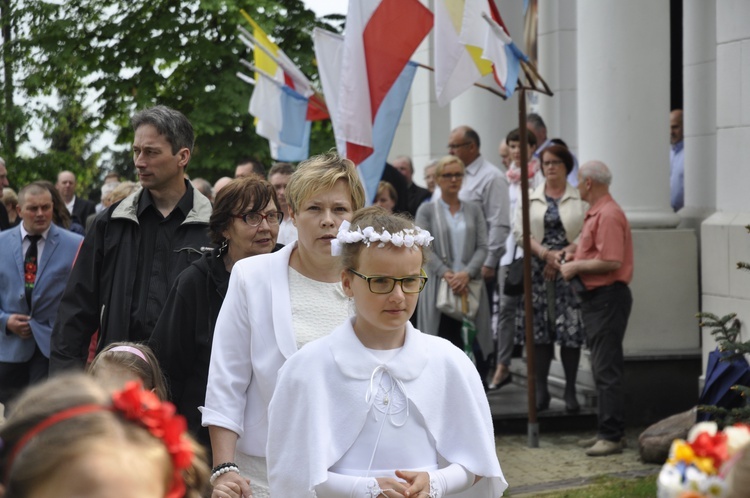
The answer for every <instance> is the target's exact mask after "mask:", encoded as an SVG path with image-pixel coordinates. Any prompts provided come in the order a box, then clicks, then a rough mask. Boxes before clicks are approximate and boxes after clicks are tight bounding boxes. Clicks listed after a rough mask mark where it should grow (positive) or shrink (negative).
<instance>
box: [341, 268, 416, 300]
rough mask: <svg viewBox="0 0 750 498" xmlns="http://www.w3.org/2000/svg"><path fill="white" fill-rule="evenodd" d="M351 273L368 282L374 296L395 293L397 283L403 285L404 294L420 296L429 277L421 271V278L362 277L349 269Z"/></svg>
mask: <svg viewBox="0 0 750 498" xmlns="http://www.w3.org/2000/svg"><path fill="white" fill-rule="evenodd" d="M349 271H350V272H352V273H353V274H355V275H356V276H358V277H359V278H361V279H364V280H365V281H366V282H367V285H368V287H369V288H370V292H372V293H373V294H390V293H391V292H393V288H394V287H396V282H399V283H400V284H401V290H402V291H404V294H419V293H420V292H422V289H424V284H425V283H427V275H426V274H425V272H424V270H421V271H420V274H421V275H420V276H419V277H416V276H408V277H381V276H368V275H362V274H361V273H359V272H357V271H354V270H352V269H351V268H349Z"/></svg>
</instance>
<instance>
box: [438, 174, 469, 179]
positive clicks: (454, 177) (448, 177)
mask: <svg viewBox="0 0 750 498" xmlns="http://www.w3.org/2000/svg"><path fill="white" fill-rule="evenodd" d="M463 177H464V174H463V173H443V174H442V175H440V178H444V179H445V180H460V179H461V178H463Z"/></svg>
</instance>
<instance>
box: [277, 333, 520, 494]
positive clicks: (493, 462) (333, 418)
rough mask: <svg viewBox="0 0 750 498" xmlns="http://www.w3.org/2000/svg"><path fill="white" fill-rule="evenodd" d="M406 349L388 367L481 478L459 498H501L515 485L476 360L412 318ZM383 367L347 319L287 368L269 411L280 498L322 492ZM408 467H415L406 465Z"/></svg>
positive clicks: (444, 446)
mask: <svg viewBox="0 0 750 498" xmlns="http://www.w3.org/2000/svg"><path fill="white" fill-rule="evenodd" d="M406 327H407V330H406V340H405V342H404V346H403V348H402V350H401V351H400V352H399V353H398V354H397V355H396V356H395V357H393V358H392V359H391V360H389V361H388V362H387V363H386V364H385V366H386V367H387V368H388V371H389V372H390V374H391V375H392V376H394V377H395V378H397V379H399V380H400V381H401V382H403V385H404V386H405V388H406V389H405V390H406V392H407V393H408V397H409V400H410V401H411V403H412V406H413V407H415V408H416V409H417V410H419V412H420V414H421V415H422V416H423V417H424V420H425V424H426V426H427V430H428V431H429V433H430V434H431V436H432V437H433V438H434V440H435V442H436V446H437V451H438V453H439V455H440V456H441V457H442V458H444V459H445V460H446V461H447V462H450V463H458V464H461V465H462V466H463V467H464V468H466V469H467V470H468V471H470V472H472V473H473V474H475V475H477V476H482V477H483V479H481V480H480V481H479V482H477V483H476V484H475V485H474V486H472V487H471V488H470V489H469V490H467V491H465V492H463V493H461V494H459V495H454V496H461V497H465V498H497V497H499V496H502V493H503V491H504V490H505V489H506V488H507V487H508V483H507V482H506V481H505V478H504V476H503V473H502V470H501V469H500V463H499V461H498V458H497V453H496V449H495V437H494V432H493V427H492V417H491V414H490V408H489V404H488V402H487V397H486V395H485V393H484V389H483V388H482V383H481V381H480V379H479V375H478V374H477V372H476V369H475V368H474V365H472V363H471V361H470V360H469V359H468V357H467V356H466V355H465V354H464V353H463V352H462V351H460V350H459V349H458V348H456V347H455V346H454V345H453V344H451V343H450V342H448V341H446V340H444V339H441V338H438V337H435V336H430V335H427V334H423V333H421V332H420V331H418V330H416V329H414V328H413V327H412V326H411V324H410V323H409V322H407V324H406ZM378 366H379V362H378V360H377V359H376V358H375V356H373V355H372V354H370V353H369V352H368V351H367V350H366V349H365V347H364V346H363V345H362V343H361V342H360V341H359V339H358V338H357V336H356V335H355V334H354V329H353V328H352V322H351V321H350V320H347V321H346V322H344V323H343V324H342V325H341V326H339V327H338V328H337V329H336V330H334V331H333V332H332V333H331V334H330V335H329V336H326V337H324V338H322V339H318V340H317V341H313V342H311V343H309V344H307V345H306V346H305V347H304V348H302V349H301V350H300V351H299V352H297V353H296V354H294V355H292V357H291V358H289V360H288V361H287V362H286V363H285V364H284V366H283V367H282V369H281V370H280V372H279V379H278V383H277V385H276V390H275V391H274V395H273V399H272V400H271V404H270V408H269V424H270V425H269V436H268V446H267V453H266V454H267V458H268V477H269V483H270V489H271V495H272V496H289V497H295V498H297V497H307V496H309V497H314V496H316V495H315V492H314V488H315V486H317V485H318V484H320V483H322V482H324V481H326V480H327V478H328V469H329V468H330V467H331V466H333V465H334V464H335V463H336V462H337V461H338V460H339V459H340V458H341V457H342V456H343V455H344V454H345V453H346V451H347V450H348V449H349V448H350V446H351V445H352V444H353V443H354V441H355V440H356V439H357V436H358V435H359V433H360V431H361V430H362V428H363V427H364V424H365V421H366V417H367V415H368V413H369V410H370V407H369V405H368V403H367V402H366V401H365V395H366V394H367V392H368V388H369V382H370V376H371V374H372V372H373V370H374V369H375V368H376V367H378ZM404 470H408V469H404Z"/></svg>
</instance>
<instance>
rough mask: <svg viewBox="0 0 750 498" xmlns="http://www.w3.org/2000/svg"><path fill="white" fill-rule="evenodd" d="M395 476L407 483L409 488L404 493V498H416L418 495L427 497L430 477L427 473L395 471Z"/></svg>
mask: <svg viewBox="0 0 750 498" xmlns="http://www.w3.org/2000/svg"><path fill="white" fill-rule="evenodd" d="M396 476H398V477H400V478H401V479H403V480H404V481H406V482H407V484H408V485H409V487H408V488H407V489H406V490H405V491H404V496H405V497H406V498H417V497H418V496H419V494H420V493H421V494H423V495H425V496H429V494H430V475H429V474H428V473H427V472H412V471H408V470H397V471H396Z"/></svg>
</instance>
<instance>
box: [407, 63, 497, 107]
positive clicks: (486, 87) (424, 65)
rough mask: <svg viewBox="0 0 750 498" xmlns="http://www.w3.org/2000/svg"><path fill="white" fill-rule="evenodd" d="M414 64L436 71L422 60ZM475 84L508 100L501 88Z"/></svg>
mask: <svg viewBox="0 0 750 498" xmlns="http://www.w3.org/2000/svg"><path fill="white" fill-rule="evenodd" d="M412 62H414V61H412ZM414 64H416V65H417V67H421V68H422V69H427V70H428V71H432V72H433V73H434V72H435V68H434V67H431V66H428V65H426V64H422V63H421V62H414ZM474 86H475V87H477V88H481V89H482V90H487V91H488V92H490V93H493V94H495V95H497V96H498V97H500V98H501V99H503V100H508V96H507V95H505V94H504V93H503V92H501V91H500V90H495V89H494V88H492V87H491V86H488V85H483V84H481V83H474Z"/></svg>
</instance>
